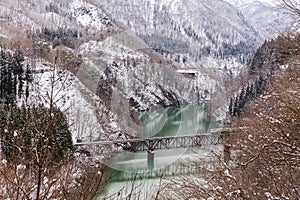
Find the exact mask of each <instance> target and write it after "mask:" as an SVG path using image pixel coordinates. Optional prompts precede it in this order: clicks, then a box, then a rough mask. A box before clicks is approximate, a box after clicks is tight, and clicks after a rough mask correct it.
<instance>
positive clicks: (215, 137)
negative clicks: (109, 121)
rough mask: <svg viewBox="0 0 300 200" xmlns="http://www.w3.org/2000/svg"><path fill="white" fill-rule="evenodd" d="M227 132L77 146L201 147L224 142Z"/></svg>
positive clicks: (126, 147)
mask: <svg viewBox="0 0 300 200" xmlns="http://www.w3.org/2000/svg"><path fill="white" fill-rule="evenodd" d="M223 135H225V134H220V133H213V134H197V135H182V136H167V137H151V138H139V139H129V140H115V141H99V142H83V143H77V144H75V146H84V145H88V146H90V145H92V146H94V145H96V146H106V145H115V146H119V147H122V148H123V149H124V150H126V151H131V152H138V151H148V150H150V151H153V150H157V149H171V148H188V147H199V146H202V145H214V144H221V143H222V138H223V137H222V136H223Z"/></svg>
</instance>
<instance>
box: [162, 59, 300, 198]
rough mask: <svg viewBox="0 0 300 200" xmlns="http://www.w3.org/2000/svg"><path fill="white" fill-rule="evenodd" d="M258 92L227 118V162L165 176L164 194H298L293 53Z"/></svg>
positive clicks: (298, 116)
mask: <svg viewBox="0 0 300 200" xmlns="http://www.w3.org/2000/svg"><path fill="white" fill-rule="evenodd" d="M290 59H291V60H289V61H288V63H289V65H286V66H282V68H285V69H282V70H281V71H278V72H276V73H274V75H273V76H272V77H271V80H270V83H269V85H268V86H267V89H266V90H265V91H264V92H263V93H262V94H261V96H260V97H259V98H258V99H256V100H254V101H252V102H250V103H247V104H246V107H245V109H244V110H243V113H242V114H241V115H240V116H238V117H234V118H233V119H232V121H233V127H237V128H238V127H243V128H242V129H240V130H239V131H238V132H234V133H232V134H231V135H230V136H229V137H228V140H227V139H226V140H225V141H226V144H227V145H228V146H229V147H230V153H231V155H230V161H229V162H224V161H223V160H222V156H219V160H220V165H216V166H214V168H213V170H211V169H207V168H203V169H201V170H200V171H201V173H199V174H197V175H193V176H185V177H180V178H177V179H171V181H170V182H169V187H167V188H168V190H167V192H165V195H171V196H166V197H165V199H171V198H172V197H176V198H177V199H191V198H195V199H208V198H211V199H297V198H299V196H300V184H299V179H300V170H299V169H300V148H299V147H300V126H299V124H300V107H299V102H300V97H299V91H300V81H299V80H300V70H299V56H297V55H295V56H293V58H290Z"/></svg>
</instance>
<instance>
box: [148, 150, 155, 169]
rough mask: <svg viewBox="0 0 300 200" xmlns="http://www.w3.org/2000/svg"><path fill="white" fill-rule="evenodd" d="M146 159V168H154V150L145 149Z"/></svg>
mask: <svg viewBox="0 0 300 200" xmlns="http://www.w3.org/2000/svg"><path fill="white" fill-rule="evenodd" d="M147 155H148V156H147V161H148V168H149V169H153V168H154V151H152V150H148V151H147Z"/></svg>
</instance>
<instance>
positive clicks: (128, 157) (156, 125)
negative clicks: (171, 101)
mask: <svg viewBox="0 0 300 200" xmlns="http://www.w3.org/2000/svg"><path fill="white" fill-rule="evenodd" d="M207 116H209V115H207V113H206V111H205V105H204V104H194V105H187V106H183V107H169V108H156V109H153V110H151V111H147V112H142V113H139V118H140V121H141V122H142V124H143V130H142V131H141V133H140V135H139V137H140V138H147V137H161V136H178V135H194V134H199V133H207V132H209V129H211V128H217V127H219V126H220V124H218V123H215V122H212V121H210V119H209V118H207ZM212 148H215V147H212ZM205 151H206V152H207V150H202V153H201V154H204V153H203V152H205ZM193 152H194V151H193ZM154 154H155V158H154V168H153V169H151V170H161V169H164V168H165V167H166V166H169V165H172V164H173V165H174V163H176V162H177V161H178V160H179V158H183V157H191V156H192V157H195V156H197V155H198V154H192V153H191V151H189V150H188V149H184V148H181V149H168V150H157V151H154ZM107 166H109V167H110V168H112V169H114V170H115V171H118V172H120V173H135V172H141V173H142V172H143V171H144V172H145V170H149V169H148V163H147V152H137V153H133V152H125V151H124V152H122V153H119V154H117V155H115V156H114V157H113V158H112V159H111V160H110V162H109V163H107ZM112 184H114V183H112ZM108 193H109V191H108Z"/></svg>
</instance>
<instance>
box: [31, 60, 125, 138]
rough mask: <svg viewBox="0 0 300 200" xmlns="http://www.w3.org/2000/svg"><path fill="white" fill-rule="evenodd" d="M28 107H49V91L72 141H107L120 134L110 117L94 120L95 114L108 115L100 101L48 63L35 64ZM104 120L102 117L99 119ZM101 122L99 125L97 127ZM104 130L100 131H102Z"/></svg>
mask: <svg viewBox="0 0 300 200" xmlns="http://www.w3.org/2000/svg"><path fill="white" fill-rule="evenodd" d="M33 72H34V82H33V84H32V92H31V95H30V99H29V103H35V104H39V103H43V104H44V105H45V106H49V100H50V99H49V98H50V97H51V91H52V88H53V94H52V96H53V98H54V101H53V102H54V103H55V106H57V107H58V108H59V109H60V110H61V111H63V112H64V113H65V115H66V117H67V120H68V123H69V125H70V131H71V133H72V138H73V141H74V142H76V140H77V139H83V140H84V141H95V140H107V139H108V138H109V137H112V136H113V134H115V135H117V134H119V132H120V128H119V127H118V125H117V123H116V121H115V120H114V115H113V114H111V113H110V114H109V115H108V117H109V118H108V119H106V121H101V120H99V119H98V118H97V115H98V114H99V113H97V112H100V113H101V112H109V111H107V109H106V107H105V106H104V105H103V104H102V101H101V99H100V98H99V97H98V96H97V95H95V94H94V93H93V92H91V91H89V89H87V88H86V87H85V86H84V85H83V84H82V83H81V82H80V81H79V80H78V78H77V77H76V76H74V75H73V74H71V73H70V72H68V71H63V70H61V69H54V67H53V66H52V65H51V64H50V63H46V62H44V63H42V62H40V63H37V65H36V69H34V70H33ZM103 117H104V116H103ZM102 120H103V119H102ZM101 122H102V123H101ZM104 126H105V127H107V128H108V129H105V130H104V129H103V127H104Z"/></svg>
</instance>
